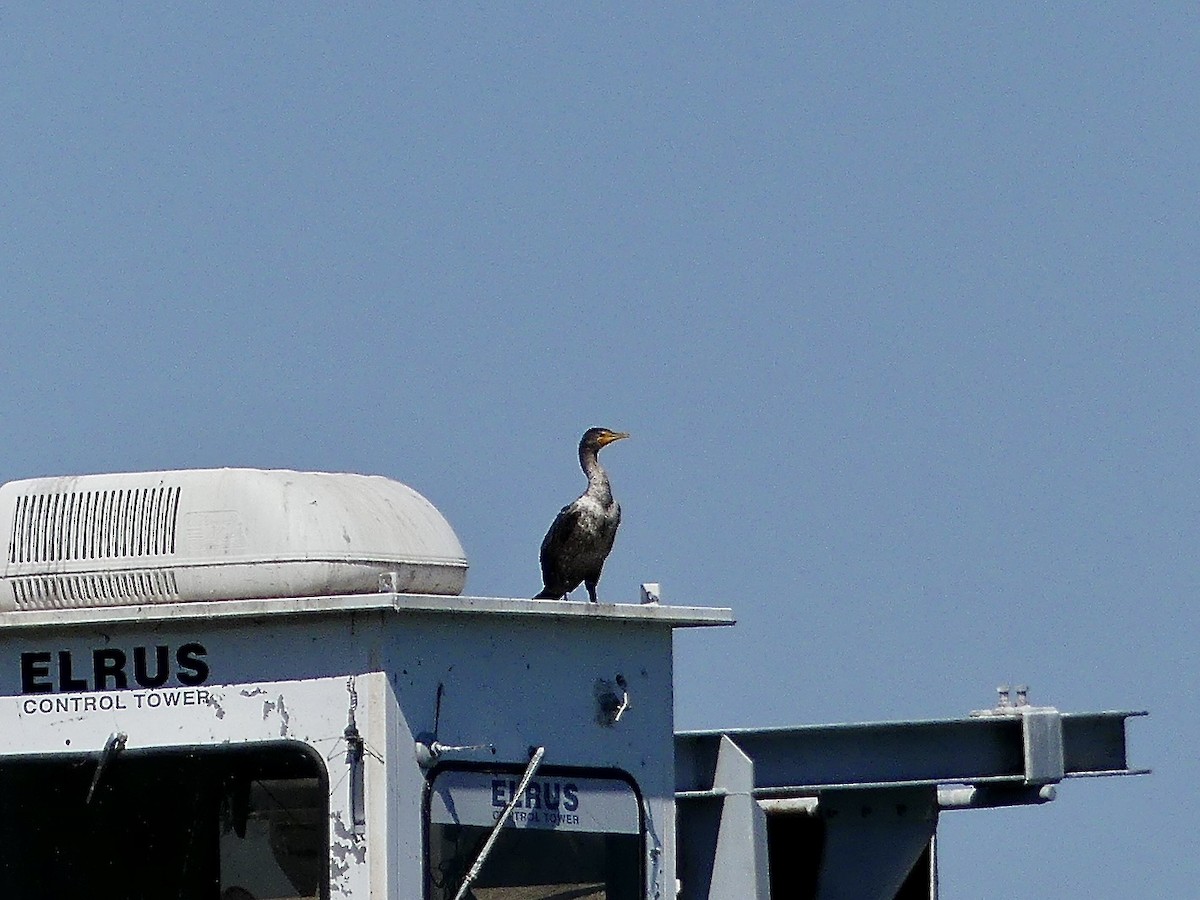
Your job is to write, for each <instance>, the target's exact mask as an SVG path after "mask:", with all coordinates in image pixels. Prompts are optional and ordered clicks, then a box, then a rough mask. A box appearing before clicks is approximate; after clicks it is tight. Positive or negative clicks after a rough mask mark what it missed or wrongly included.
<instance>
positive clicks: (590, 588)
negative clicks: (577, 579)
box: [584, 581, 600, 603]
mask: <svg viewBox="0 0 1200 900" xmlns="http://www.w3.org/2000/svg"><path fill="white" fill-rule="evenodd" d="M584 584H585V585H587V592H588V598H589V599H590V600H591V601H592V602H593V603H599V602H600V601H599V600H597V599H596V582H594V581H585V582H584Z"/></svg>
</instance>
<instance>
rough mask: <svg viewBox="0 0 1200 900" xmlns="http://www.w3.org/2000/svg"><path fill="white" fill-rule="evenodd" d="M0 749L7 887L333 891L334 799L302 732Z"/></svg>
mask: <svg viewBox="0 0 1200 900" xmlns="http://www.w3.org/2000/svg"><path fill="white" fill-rule="evenodd" d="M96 768H97V761H96V757H95V756H94V755H92V756H86V757H85V756H60V757H52V758H28V757H24V758H16V759H12V758H10V759H0V897H4V898H5V900H67V898H77V897H78V898H84V897H86V898H88V900H327V898H328V896H329V850H328V847H329V838H328V832H329V828H328V820H329V802H328V791H327V787H326V785H327V778H326V774H325V770H324V766H323V764H322V763H321V761H320V759H319V758H318V757H316V756H315V755H313V754H312V752H311V751H310V750H309V749H308V748H305V747H302V746H300V745H297V744H270V745H255V746H245V747H219V748H203V749H188V750H175V749H172V750H160V751H129V752H123V753H119V754H118V755H116V756H115V757H113V758H112V759H111V760H110V761H109V762H108V764H107V765H106V766H105V767H104V769H103V771H102V772H101V773H100V778H99V781H98V782H97V784H96V788H95V792H94V794H93V796H92V798H91V802H90V803H89V802H88V791H89V788H90V787H91V785H92V780H93V778H94V776H95V775H96Z"/></svg>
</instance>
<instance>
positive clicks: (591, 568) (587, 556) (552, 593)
mask: <svg viewBox="0 0 1200 900" xmlns="http://www.w3.org/2000/svg"><path fill="white" fill-rule="evenodd" d="M627 437H629V435H628V434H625V433H624V432H622V431H609V430H608V429H607V428H589V429H588V430H587V431H585V432H584V433H583V437H582V438H581V439H580V441H579V466H580V468H582V469H583V473H584V474H585V475H587V480H588V486H587V490H586V491H584V492H583V493H582V494H580V495H579V498H578V499H577V500H576V501H575V502H574V503H572V504H570V505H569V506H564V507H563V508H562V511H561V512H559V514H558V516H557V518H555V520H554V522H553V523H552V524H551V525H550V530H549V531H547V532H546V537H545V538H543V539H542V554H541V558H542V584H543V587H542V592H541V593H540V594H538V595H537V596H536V597H534V598H533V599H534V600H561V599H564V598H565V597H566V596H567V594H569V593H571V591H573V590H575V588H577V587H579V583H580V582H581V581H582V582H583V583H584V584H585V585H586V586H587V592H588V597H589V598H590V599H591V601H592V602H593V603H595V602H596V583H597V582H599V581H600V570H601V569H602V568H604V560H605V559H607V558H608V553H609V551H610V550H612V546H613V540H614V539H615V538H616V536H617V526H618V525H620V524H621V507H620V506H619V505H618V504H617V501H616V500H614V499H613V495H612V488H611V487H610V486H609V483H608V473H607V472H605V471H604V469H603V468H601V467H600V461H599V460H598V459H597V458H596V454H598V453H599V452H600V448H601V447H605V446H607V445H608V444H611V443H612V442H613V441H619V440H621V439H622V438H627Z"/></svg>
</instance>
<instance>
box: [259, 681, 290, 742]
mask: <svg viewBox="0 0 1200 900" xmlns="http://www.w3.org/2000/svg"><path fill="white" fill-rule="evenodd" d="M262 693H264V694H265V693H266V691H263V692H262ZM274 712H277V713H279V736H280V737H287V733H288V725H290V724H291V718H292V716H291V714H290V713H289V712H288V711H287V705H286V704H285V703H284V701H283V694H280V695H279V697H278V698H277V699H276V700H274V701H271V700H264V701H263V714H262V717H263V721H264V722H265V721H267V719H268V718H270V716H271V713H274Z"/></svg>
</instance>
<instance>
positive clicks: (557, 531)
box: [541, 503, 579, 577]
mask: <svg viewBox="0 0 1200 900" xmlns="http://www.w3.org/2000/svg"><path fill="white" fill-rule="evenodd" d="M578 524H579V507H577V506H576V505H575V504H573V503H572V504H570V505H568V506H564V507H563V508H562V509H561V510H559V513H558V515H557V516H555V517H554V521H553V522H551V523H550V530H549V531H547V532H546V536H545V537H544V538H542V553H541V560H542V574H543V575H545V576H547V577H549V574H548V573H547V571H546V569H547V566H551V567H553V566H554V565H555V563H557V562H558V560H559V559H560V558H561V557H562V554H563V548H564V547H565V546H566V544H567V541H569V540H570V539H571V535H572V534H573V533H574V532H575V528H576V526H577V525H578Z"/></svg>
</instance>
